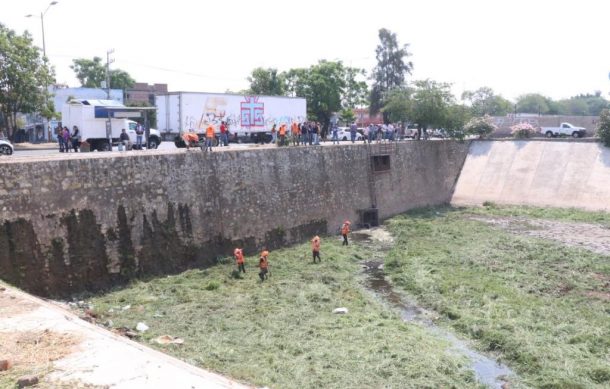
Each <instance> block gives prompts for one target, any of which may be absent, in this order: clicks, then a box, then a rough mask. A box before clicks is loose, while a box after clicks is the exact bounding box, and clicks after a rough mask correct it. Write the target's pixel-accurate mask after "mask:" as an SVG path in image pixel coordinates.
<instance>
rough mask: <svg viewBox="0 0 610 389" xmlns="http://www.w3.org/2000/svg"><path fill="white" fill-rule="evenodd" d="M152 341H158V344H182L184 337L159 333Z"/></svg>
mask: <svg viewBox="0 0 610 389" xmlns="http://www.w3.org/2000/svg"><path fill="white" fill-rule="evenodd" d="M153 342H156V343H159V344H183V343H184V339H181V338H178V337H175V336H170V335H161V336H159V337H157V338H155V339H153Z"/></svg>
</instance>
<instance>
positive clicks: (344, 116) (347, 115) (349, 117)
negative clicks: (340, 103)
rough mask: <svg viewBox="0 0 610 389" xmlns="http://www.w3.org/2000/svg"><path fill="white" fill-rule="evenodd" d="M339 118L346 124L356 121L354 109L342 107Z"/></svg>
mask: <svg viewBox="0 0 610 389" xmlns="http://www.w3.org/2000/svg"><path fill="white" fill-rule="evenodd" d="M339 118H340V119H341V121H342V122H343V123H344V124H345V125H346V126H347V125H350V124H352V123H354V122H355V121H356V115H355V114H354V110H353V109H351V108H344V109H343V110H341V114H340V115H339Z"/></svg>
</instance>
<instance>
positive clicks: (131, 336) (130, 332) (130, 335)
mask: <svg viewBox="0 0 610 389" xmlns="http://www.w3.org/2000/svg"><path fill="white" fill-rule="evenodd" d="M112 331H113V332H114V333H115V334H119V335H121V336H126V337H128V338H129V339H134V338H137V337H139V336H140V334H138V333H137V332H135V331H133V330H132V329H130V328H127V327H118V328H113V329H112Z"/></svg>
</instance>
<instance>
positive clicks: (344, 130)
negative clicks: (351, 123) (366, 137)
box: [327, 127, 364, 140]
mask: <svg viewBox="0 0 610 389" xmlns="http://www.w3.org/2000/svg"><path fill="white" fill-rule="evenodd" d="M360 130H362V131H364V130H363V129H361V128H359V129H358V130H357V131H356V140H362V133H361V132H360ZM332 137H333V134H332V131H331V133H330V138H327V139H332ZM337 137H338V138H339V140H351V139H352V135H351V134H350V131H349V127H339V131H337Z"/></svg>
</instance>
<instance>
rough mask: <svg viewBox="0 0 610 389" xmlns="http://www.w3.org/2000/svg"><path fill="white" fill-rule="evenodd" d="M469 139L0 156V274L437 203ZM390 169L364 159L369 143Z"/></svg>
mask: <svg viewBox="0 0 610 389" xmlns="http://www.w3.org/2000/svg"><path fill="white" fill-rule="evenodd" d="M467 152H468V143H460V142H453V141H427V142H404V143H398V144H393V145H386V146H379V145H373V146H372V147H370V148H369V147H366V146H365V145H363V144H356V145H341V146H333V147H294V148H293V147H284V148H264V149H249V150H231V151H222V152H213V153H202V152H201V151H200V150H190V151H185V150H178V151H166V152H162V151H151V152H145V153H121V154H119V153H100V154H98V153H94V154H82V155H72V156H63V157H62V158H61V159H59V158H48V159H42V160H40V159H39V160H35V161H29V160H26V159H21V160H18V159H2V160H0V170H1V171H2V175H1V177H0V210H1V211H2V212H1V213H0V278H2V279H3V280H5V281H7V282H10V283H12V284H14V285H16V286H18V287H21V288H23V289H25V290H27V291H29V292H32V293H35V294H38V295H41V296H55V297H65V296H69V295H71V294H75V293H80V292H84V291H88V292H95V291H99V290H104V289H106V288H109V287H111V286H113V285H118V284H122V283H125V282H127V281H128V280H130V279H132V278H137V277H146V276H155V275H161V274H170V273H176V272H180V271H183V270H185V269H188V268H193V267H206V266H210V265H213V264H214V263H216V261H217V260H218V258H220V257H227V256H230V255H231V253H232V250H233V248H234V247H236V246H241V247H244V248H245V252H246V253H254V252H256V251H257V250H259V249H260V248H261V247H262V246H267V247H269V248H270V249H274V248H278V247H280V246H282V245H286V244H291V243H296V242H302V241H304V240H308V239H310V238H311V236H313V235H314V234H335V233H337V231H338V228H339V226H340V224H341V222H342V221H343V220H345V219H350V220H352V221H355V222H357V221H358V220H357V218H358V210H360V209H366V208H369V207H371V204H372V202H373V199H372V197H373V196H372V193H373V192H374V194H375V197H376V203H377V208H378V212H379V217H380V218H381V219H385V218H387V217H390V216H393V215H396V214H398V213H401V212H404V211H406V210H408V209H411V208H416V207H422V206H428V205H438V204H444V203H448V202H449V201H450V199H451V196H452V192H453V188H454V186H455V183H456V180H457V178H458V175H459V173H460V169H461V167H462V164H463V163H464V160H465V158H466V154H467ZM375 154H384V155H389V156H390V166H391V168H390V170H389V171H386V172H378V173H374V172H372V171H371V162H370V161H371V156H372V155H375Z"/></svg>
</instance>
